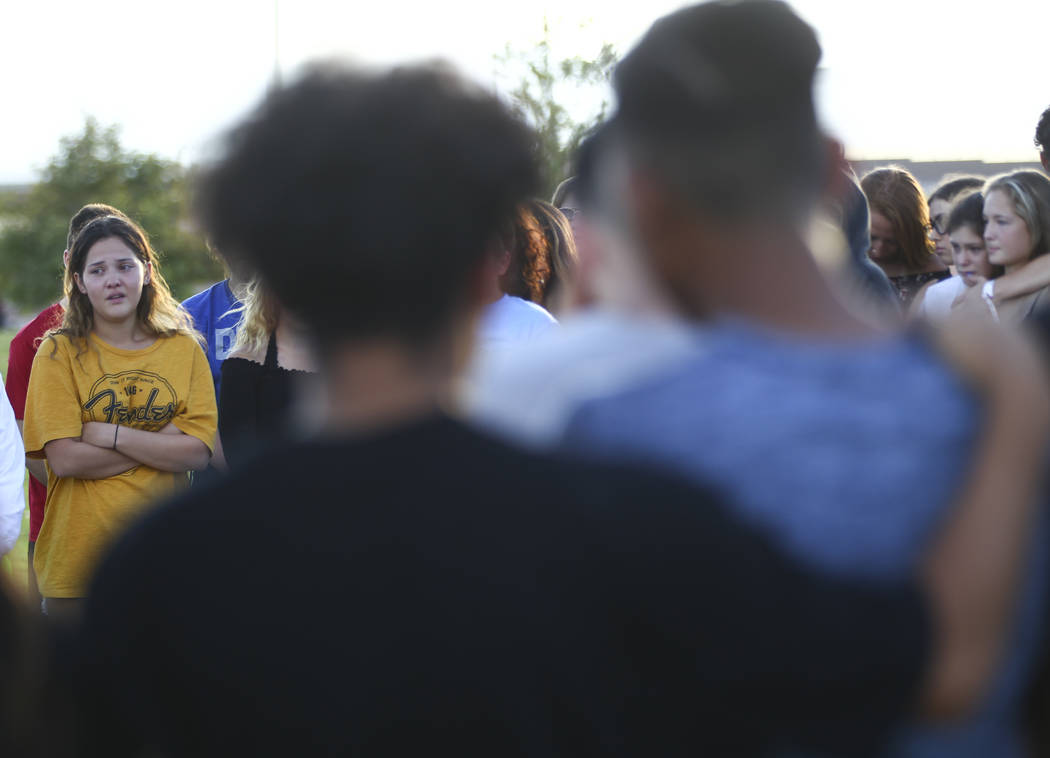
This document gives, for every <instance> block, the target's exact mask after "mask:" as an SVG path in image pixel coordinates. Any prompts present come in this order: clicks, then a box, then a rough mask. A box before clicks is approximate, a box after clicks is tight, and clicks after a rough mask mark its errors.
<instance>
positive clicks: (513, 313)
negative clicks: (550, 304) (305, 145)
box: [478, 295, 558, 350]
mask: <svg viewBox="0 0 1050 758" xmlns="http://www.w3.org/2000/svg"><path fill="white" fill-rule="evenodd" d="M557 324H558V321H557V319H555V318H554V316H552V315H551V314H549V313H548V312H547V311H546V310H544V308H543V306H540V305H536V303H530V302H529V301H528V300H522V299H521V298H520V297H514V296H513V295H504V296H503V297H501V298H500V299H499V300H497V301H496V302H494V303H493V304H492V305H490V306H489V307H488V308H486V309H485V312H484V313H483V314H482V316H481V325H480V328H479V331H478V347H479V348H480V349H481V350H501V349H503V348H507V347H512V346H514V345H516V344H518V343H521V342H527V341H528V340H531V339H535V338H536V337H538V336H539V335H541V334H543V333H544V332H547V331H549V330H550V329H552V328H553V327H555V326H556V325H557Z"/></svg>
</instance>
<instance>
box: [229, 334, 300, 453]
mask: <svg viewBox="0 0 1050 758" xmlns="http://www.w3.org/2000/svg"><path fill="white" fill-rule="evenodd" d="M308 374H309V372H307V371H295V370H292V369H286V368H281V366H279V365H278V363H277V336H276V333H274V332H271V333H270V341H269V343H268V344H267V346H266V360H265V361H264V362H263V363H262V364H261V365H260V364H258V363H256V362H255V361H250V360H248V359H246V358H227V359H226V360H225V361H223V363H222V384H221V385H220V389H219V434H220V436H221V437H222V448H223V453H224V454H225V456H226V463H227V464H228V465H229V467H230V468H231V469H233V468H236V467H237V466H238V465H239V464H241V463H243V462H244V461H245V460H247V459H249V458H252V457H254V456H255V455H256V454H258V453H259V452H261V451H263V450H265V449H267V448H268V447H270V446H271V445H273V443H275V442H279V441H280V440H281V439H282V438H283V437H285V436H286V434H287V431H288V421H289V418H288V415H289V410H290V409H291V407H292V401H293V398H294V395H295V386H296V384H297V383H298V381H299V380H300V379H301V378H302V377H303V376H306V375H308Z"/></svg>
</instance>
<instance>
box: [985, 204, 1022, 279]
mask: <svg viewBox="0 0 1050 758" xmlns="http://www.w3.org/2000/svg"><path fill="white" fill-rule="evenodd" d="M984 219H985V227H984V244H985V247H987V248H988V260H989V261H991V262H992V263H994V264H996V265H998V266H1004V267H1005V268H1006V269H1007V270H1008V271H1009V270H1010V269H1011V268H1017V267H1018V266H1022V265H1024V264H1025V263H1026V262H1027V261H1028V260H1029V259H1030V258H1031V257H1032V252H1033V251H1032V247H1033V246H1032V234H1031V232H1029V231H1028V225H1027V224H1025V222H1024V219H1023V218H1021V217H1020V216H1018V215H1017V212H1016V211H1015V210H1014V204H1013V201H1012V200H1010V197H1009V196H1008V195H1007V194H1006V193H1005V192H1003V191H1002V190H992V191H991V192H989V193H988V195H987V196H986V197H985V199H984Z"/></svg>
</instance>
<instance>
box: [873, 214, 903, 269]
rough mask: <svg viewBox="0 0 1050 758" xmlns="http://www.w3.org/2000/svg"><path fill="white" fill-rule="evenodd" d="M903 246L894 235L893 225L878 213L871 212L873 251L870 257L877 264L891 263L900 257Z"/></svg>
mask: <svg viewBox="0 0 1050 758" xmlns="http://www.w3.org/2000/svg"><path fill="white" fill-rule="evenodd" d="M900 253H901V246H900V244H899V243H898V242H897V238H896V236H895V235H894V233H893V224H891V223H890V220H889V219H888V218H886V217H885V216H883V215H882V214H881V213H879V212H878V211H875V210H873V211H872V212H871V249H870V250H869V251H868V257H869V258H871V259H872V260H873V261H875V262H876V263H891V262H893V261H895V260H897V258H898V257H900Z"/></svg>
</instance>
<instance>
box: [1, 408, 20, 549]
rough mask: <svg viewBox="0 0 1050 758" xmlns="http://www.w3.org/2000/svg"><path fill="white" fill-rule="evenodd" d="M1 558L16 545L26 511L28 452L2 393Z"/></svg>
mask: <svg viewBox="0 0 1050 758" xmlns="http://www.w3.org/2000/svg"><path fill="white" fill-rule="evenodd" d="M0 394H2V395H3V397H0V556H2V555H4V553H7V552H9V551H10V550H11V548H13V547H14V546H15V542H17V541H18V535H19V533H20V532H21V531H22V511H23V510H25V506H26V502H25V493H24V492H23V491H22V485H23V482H24V481H25V476H26V468H25V460H26V458H25V449H24V448H23V447H22V435H20V434H19V433H18V424H17V423H16V422H15V413H14V411H13V410H11V401H10V400H8V399H7V393H6V392H3V393H0Z"/></svg>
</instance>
